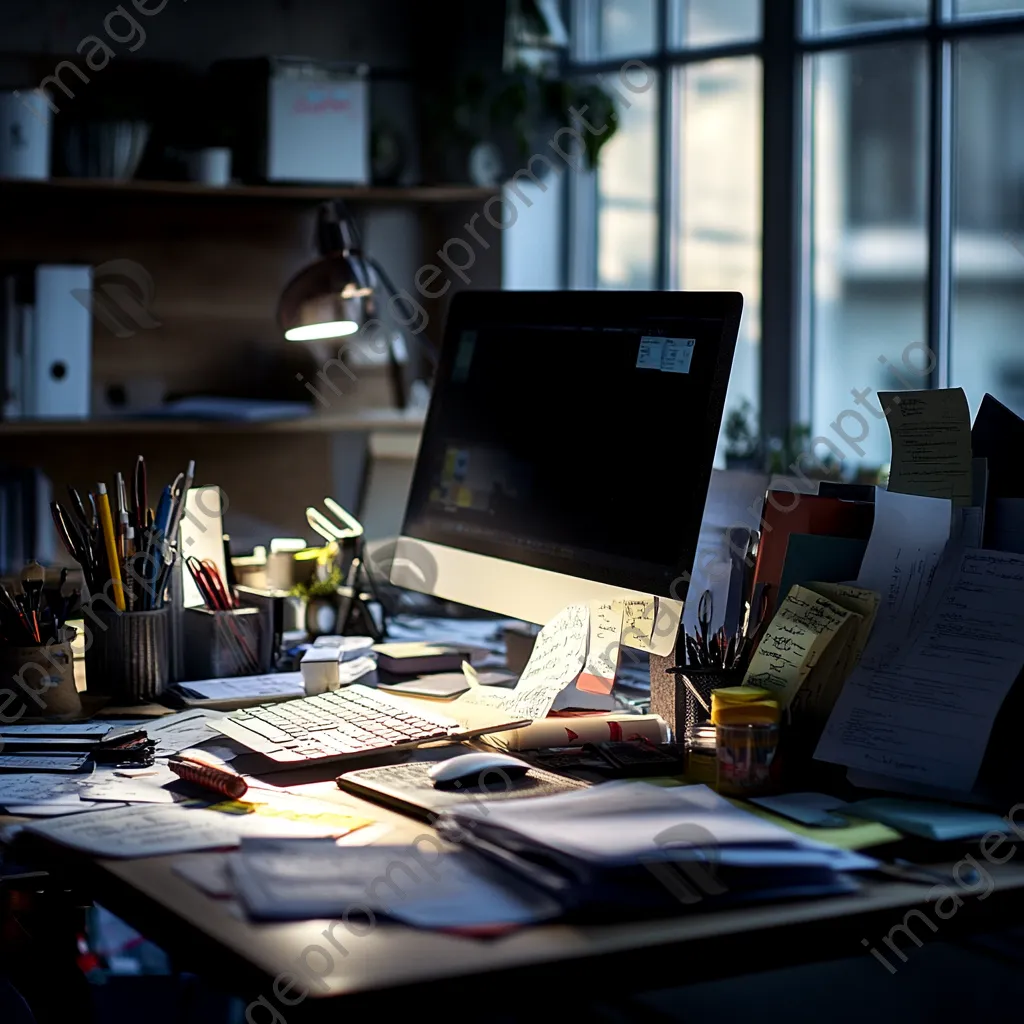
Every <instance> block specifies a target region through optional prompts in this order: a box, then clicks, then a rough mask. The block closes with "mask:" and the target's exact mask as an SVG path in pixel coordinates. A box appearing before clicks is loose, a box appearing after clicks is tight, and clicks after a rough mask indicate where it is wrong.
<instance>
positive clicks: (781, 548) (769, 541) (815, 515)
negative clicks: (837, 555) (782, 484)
mask: <svg viewBox="0 0 1024 1024" xmlns="http://www.w3.org/2000/svg"><path fill="white" fill-rule="evenodd" d="M874 521H875V506H874V504H873V503H872V502H866V501H843V500H842V499H841V498H831V497H829V498H823V497H821V496H819V495H816V494H794V493H793V492H792V491H769V493H768V500H767V501H765V503H764V512H763V513H762V515H761V540H760V543H759V544H758V548H757V563H756V564H755V566H754V586H755V587H756V586H757V584H758V583H767V584H769V590H768V594H767V599H766V600H767V604H766V608H765V616H764V622H766V623H767V622H770V621H771V618H772V616H773V615H774V614H775V608H776V606H777V605H778V603H779V602H780V601H781V600H782V598H783V597H785V594H780V593H779V584H780V583H781V581H782V569H783V566H784V565H785V562H786V549H787V548H788V547H789V537H790V534H793V533H813V534H817V535H819V536H831V537H851V538H854V539H857V540H866V539H867V538H868V537H870V536H871V527H872V525H873V523H874Z"/></svg>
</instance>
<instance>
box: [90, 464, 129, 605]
mask: <svg viewBox="0 0 1024 1024" xmlns="http://www.w3.org/2000/svg"><path fill="white" fill-rule="evenodd" d="M97 490H98V492H99V496H98V500H97V504H98V505H99V513H100V525H101V526H102V527H103V542H104V544H105V546H106V549H107V561H108V562H109V563H110V580H111V582H112V583H113V584H114V604H116V605H117V609H118V611H122V612H123V611H124V610H125V607H124V587H122V586H121V565H120V562H119V561H118V557H117V541H116V540H115V539H114V520H113V518H112V517H111V515H110V498H109V496H108V495H107V485H106V484H99V485H98V487H97Z"/></svg>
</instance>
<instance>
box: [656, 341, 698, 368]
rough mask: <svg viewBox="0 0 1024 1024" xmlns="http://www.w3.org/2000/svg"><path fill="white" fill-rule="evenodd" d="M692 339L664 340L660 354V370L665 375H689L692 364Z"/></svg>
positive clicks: (693, 344) (694, 343) (693, 342)
mask: <svg viewBox="0 0 1024 1024" xmlns="http://www.w3.org/2000/svg"><path fill="white" fill-rule="evenodd" d="M695 345H696V341H695V340H694V339H693V338H666V339H665V347H664V349H663V351H662V354H661V368H662V370H663V371H664V372H665V373H689V372H690V363H691V362H693V349H694V346H695Z"/></svg>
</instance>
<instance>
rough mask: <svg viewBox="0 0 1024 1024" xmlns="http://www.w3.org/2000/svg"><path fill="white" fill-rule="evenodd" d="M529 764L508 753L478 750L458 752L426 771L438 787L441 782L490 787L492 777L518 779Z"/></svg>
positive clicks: (441, 785) (447, 784)
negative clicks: (457, 754)
mask: <svg viewBox="0 0 1024 1024" xmlns="http://www.w3.org/2000/svg"><path fill="white" fill-rule="evenodd" d="M530 768H531V765H528V764H527V763H526V762H525V761H520V760H519V758H518V757H510V756H509V755H508V754H499V753H498V752H497V751H495V752H494V753H493V754H492V753H490V752H487V751H481V752H479V753H475V754H460V755H459V756H458V757H451V758H449V759H448V760H447V761H439V762H438V763H437V764H435V765H432V766H431V768H430V769H429V770H428V771H427V775H428V776H430V778H431V779H433V780H434V786H435V787H437V788H440V787H443V786H455V785H459V786H467V787H468V786H478V785H482V786H484V787H486V788H492V787H493V785H494V783H495V781H504V779H521V778H522V777H523V776H524V775H525V774H526V773H527V772H528V771H529V770H530Z"/></svg>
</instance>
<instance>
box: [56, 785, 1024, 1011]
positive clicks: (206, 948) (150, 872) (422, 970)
mask: <svg viewBox="0 0 1024 1024" xmlns="http://www.w3.org/2000/svg"><path fill="white" fill-rule="evenodd" d="M280 779H281V777H280V776H278V780H280ZM298 791H299V792H304V793H307V794H309V795H316V796H318V797H321V798H325V797H326V798H328V799H331V800H332V801H336V802H337V803H338V804H339V805H341V806H345V807H348V808H352V809H354V810H355V811H356V813H360V814H361V815H363V816H364V817H369V818H373V819H374V820H376V821H378V822H384V823H387V824H388V825H390V826H391V830H390V831H388V832H387V833H386V834H383V835H380V836H379V838H378V839H377V840H376V841H378V842H383V843H389V844H391V843H411V842H413V841H414V840H415V839H416V838H417V837H418V836H423V835H430V836H433V835H434V833H433V832H432V831H431V829H430V828H429V827H428V826H427V825H424V824H422V823H420V822H416V821H413V820H411V819H408V818H403V817H401V816H400V815H398V814H396V813H394V812H391V811H389V810H386V809H383V808H381V807H378V806H377V805H374V804H369V803H367V802H365V801H363V800H361V799H359V798H358V797H355V796H353V795H350V794H347V793H342V792H340V791H339V790H338V789H337V787H336V786H335V785H334V783H333V782H318V783H312V784H307V785H304V786H301V787H298ZM424 849H425V850H426V851H427V852H428V853H429V851H430V850H431V849H432V847H431V846H430V844H429V843H425V844H424ZM40 853H41V854H45V856H44V857H43V859H44V860H45V862H46V866H48V867H53V868H56V869H64V870H65V871H67V872H68V873H69V874H70V875H71V876H72V877H73V878H74V880H75V881H76V883H78V884H79V885H84V886H85V888H86V891H88V892H90V893H91V894H92V895H94V897H95V898H96V899H97V900H98V901H99V902H101V903H102V904H103V905H104V906H106V907H108V908H109V909H110V910H111V911H112V912H113V913H115V914H117V915H118V916H120V917H122V918H123V919H124V920H126V921H127V922H128V923H129V924H131V925H133V926H134V927H135V928H137V929H138V930H139V931H141V932H143V933H144V934H145V935H146V936H147V937H149V938H151V939H152V940H153V941H154V942H156V943H157V944H159V945H161V946H162V947H163V948H164V949H165V950H166V951H167V952H168V953H169V954H170V955H172V956H173V957H175V958H176V960H177V961H178V962H179V964H180V966H181V967H182V968H184V969H189V970H194V971H197V972H199V973H205V974H207V975H212V976H214V977H215V978H217V979H219V980H220V981H221V983H222V984H225V985H227V987H229V988H231V989H232V990H234V991H236V992H237V993H238V994H239V995H241V996H243V997H244V998H246V999H247V1000H254V999H257V998H259V997H261V996H262V997H264V998H265V999H266V1000H267V1001H268V1002H269V1003H270V1005H272V1006H278V1007H279V1008H281V1012H282V1013H283V1014H284V1016H285V1017H286V1018H287V1020H288V1021H289V1024H291V1022H292V1021H293V1020H297V1019H305V1018H307V1017H318V1016H319V1015H320V1014H321V1013H322V1014H324V1016H326V1015H327V1013H328V1012H332V1013H336V1012H337V1006H336V1004H335V1003H334V1001H333V999H332V998H330V997H339V996H344V997H346V999H345V1002H346V1004H350V1006H349V1008H351V1009H355V1008H356V1005H357V1004H360V1003H361V1002H362V999H363V997H373V1009H374V1010H375V1011H376V1012H378V1013H379V1012H380V1011H381V1010H382V1009H385V1008H391V1009H398V1008H400V1007H402V1006H411V1005H414V1004H416V1003H417V1001H420V1002H418V1005H419V1006H420V1007H422V1005H423V1003H422V1002H421V1000H423V999H424V998H431V999H437V998H446V997H449V998H459V999H460V1000H462V999H469V998H489V999H492V1000H493V999H494V998H495V997H496V996H498V997H499V998H500V993H501V992H507V993H511V994H514V993H515V992H516V991H517V985H519V984H520V983H521V981H522V980H523V976H524V975H527V974H528V980H529V984H530V985H531V986H533V985H537V984H538V983H539V982H540V981H541V980H544V979H545V978H552V979H554V978H557V979H558V980H559V981H560V982H561V983H562V985H560V986H559V988H560V989H562V990H564V989H565V988H567V987H568V988H571V986H572V984H573V983H577V984H583V985H589V986H591V991H593V988H592V986H593V985H594V979H595V977H598V976H605V977H608V978H610V979H612V983H613V984H614V985H615V986H616V987H617V988H623V989H628V988H630V987H632V988H635V989H641V988H651V987H656V986H657V985H661V984H663V985H680V984H685V983H686V982H688V981H696V980H707V979H710V978H713V977H722V976H727V975H729V974H735V973H746V972H748V971H749V970H750V969H751V964H756V965H757V968H758V969H769V968H771V967H775V966H783V965H788V964H795V963H802V962H810V961H813V960H821V959H830V958H835V957H842V956H857V955H869V954H868V949H869V948H870V947H872V946H878V947H880V949H881V952H882V953H884V954H888V955H889V956H890V959H895V958H894V955H893V954H892V953H891V952H890V951H889V950H888V949H887V948H886V947H885V946H884V945H882V939H883V937H884V936H886V935H888V934H889V933H890V929H892V928H893V926H895V925H900V924H902V923H903V921H904V919H905V915H906V913H907V911H908V910H910V909H912V908H917V907H920V908H923V912H924V913H925V914H926V915H927V916H928V919H929V920H930V921H932V922H933V923H935V924H936V926H937V929H938V930H937V932H936V933H935V935H934V937H935V938H942V939H947V938H951V937H952V936H953V934H954V933H955V932H961V931H964V930H972V929H977V928H982V927H991V926H995V925H998V924H999V923H1000V922H1008V921H1012V920H1014V918H1015V916H1017V915H1019V913H1020V912H1021V910H1022V909H1024V858H1022V859H1021V860H1020V862H1019V863H1015V861H1014V860H1013V859H1011V860H1010V861H1008V862H1007V863H1006V864H1004V865H1001V866H1000V865H991V866H989V865H986V870H988V871H989V872H990V875H991V877H992V879H993V880H994V882H995V890H994V891H993V892H992V893H991V895H990V897H989V898H986V899H978V898H977V897H976V896H971V895H969V894H968V893H966V892H961V893H960V895H961V898H962V900H963V903H962V906H961V907H960V908H959V909H958V910H957V912H956V914H955V915H954V916H952V917H950V918H949V919H948V920H942V919H940V918H939V917H938V916H937V915H936V914H935V913H934V912H933V907H932V906H931V905H928V904H927V897H928V895H929V893H930V892H931V891H932V888H933V886H932V885H931V884H921V883H909V882H895V881H884V880H877V881H876V880H867V881H865V883H864V886H863V889H862V891H861V892H859V893H857V894H855V895H851V896H842V897H830V898H827V899H819V900H799V901H792V902H787V903H781V904H780V903H776V904H766V905H761V906H751V907H743V908H737V909H730V910H725V911H712V912H708V911H702V910H701V909H700V908H699V907H698V908H696V909H694V908H687V910H686V912H685V914H683V915H680V916H679V917H676V918H671V919H662V920H657V921H643V922H637V923H627V924H614V925H601V926H595V925H588V926H579V925H565V924H561V925H550V926H544V927H535V928H528V929H524V930H522V931H520V932H517V933H515V934H512V935H508V936H505V937H502V938H497V939H486V940H481V939H468V938H461V937H453V936H447V935H440V934H437V933H433V932H423V931H417V930H415V929H411V928H407V927H403V926H399V925H392V924H377V925H376V926H374V927H372V928H367V926H366V925H360V924H358V923H357V922H353V928H352V930H349V929H348V928H347V927H346V925H345V924H344V923H343V922H336V923H335V922H331V921H329V920H318V921H305V922H299V923H289V924H258V925H257V924H251V923H249V922H247V921H246V920H245V918H244V916H243V914H242V912H241V911H240V910H239V908H238V907H237V906H236V905H235V904H234V903H233V901H230V900H223V899H216V898H213V897H209V896H207V895H205V894H204V893H202V892H200V891H199V890H198V889H197V888H195V887H194V886H193V885H192V884H191V883H189V882H187V881H186V880H185V879H183V878H181V877H180V876H179V875H178V874H176V873H175V872H174V870H173V865H174V864H175V863H179V862H181V861H182V860H186V859H188V857H189V856H193V857H194V856H203V855H199V854H196V855H185V856H176V857H154V858H147V859H141V860H128V861H121V860H100V861H96V860H92V859H90V858H87V857H84V856H83V855H81V854H77V853H74V852H72V851H67V850H62V849H61V850H57V849H56V848H54V847H52V846H48V847H47V849H46V850H45V851H40ZM401 877H402V876H401V875H397V876H396V880H400V879H401ZM399 884H401V882H400V881H399ZM910 923H911V926H912V927H913V929H914V932H915V933H916V934H917V935H918V936H920V938H921V940H922V941H927V940H928V939H931V938H933V932H932V931H931V930H930V929H929V927H928V925H927V924H926V923H925V922H924V921H922V920H921V919H920V918H919V917H918V918H917V919H916V923H915V920H914V919H911V921H910ZM332 924H333V925H334V927H333V930H332ZM357 930H358V931H361V932H364V934H356V931H357ZM332 935H333V937H334V939H335V940H336V942H337V943H338V944H339V945H340V948H338V945H332V943H331V941H330V939H331V936H332ZM863 939H867V940H868V942H867V948H865V945H864V944H863V943H862V940H863ZM896 941H897V942H898V944H899V946H900V948H901V949H908V948H909V949H910V955H912V953H913V949H914V945H913V940H912V939H911V938H910V937H909V936H907V935H905V934H901V935H899V936H898V937H897V940H896ZM304 964H305V967H304V966H303V965H304ZM897 966H898V962H897ZM602 970H603V971H607V972H608V974H607V975H599V974H598V973H597V972H599V971H602ZM282 975H285V977H284V978H282V979H281V981H280V982H279V986H278V988H279V989H281V988H282V986H283V992H284V995H285V996H286V997H290V998H292V999H294V998H296V997H297V994H299V993H300V992H301V990H297V989H291V990H290V996H289V989H288V985H289V984H290V983H291V977H292V976H298V977H300V978H301V977H304V978H305V979H306V982H307V984H310V996H309V998H308V999H305V1000H304V1001H303V1002H302V1003H301V1005H298V1006H295V1007H288V1004H287V1003H280V1002H278V1001H277V996H276V993H275V987H274V981H275V979H277V978H279V977H281V976H282ZM228 979H230V980H228ZM385 992H386V993H387V996H385ZM285 1007H288V1009H287V1010H285V1009H284V1008H285ZM332 1007H333V1009H332Z"/></svg>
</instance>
